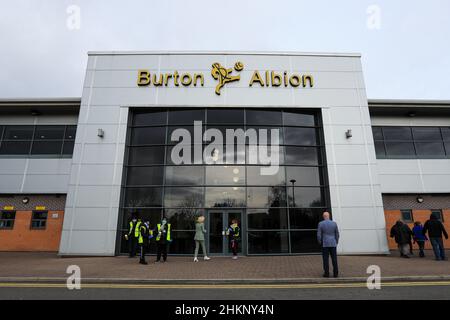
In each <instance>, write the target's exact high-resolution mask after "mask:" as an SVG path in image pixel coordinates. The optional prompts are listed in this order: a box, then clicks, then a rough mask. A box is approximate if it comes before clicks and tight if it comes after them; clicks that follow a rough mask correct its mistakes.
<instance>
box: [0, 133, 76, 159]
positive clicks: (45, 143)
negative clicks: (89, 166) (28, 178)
mask: <svg viewBox="0 0 450 320" xmlns="http://www.w3.org/2000/svg"><path fill="white" fill-rule="evenodd" d="M75 133H76V126H65V125H36V126H35V125H17V126H1V127H0V155H7V156H27V155H33V157H35V156H38V157H39V156H52V157H54V156H59V157H65V156H70V155H72V153H73V148H74V144H75Z"/></svg>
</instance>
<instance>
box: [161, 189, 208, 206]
mask: <svg viewBox="0 0 450 320" xmlns="http://www.w3.org/2000/svg"><path fill="white" fill-rule="evenodd" d="M164 206H165V207H166V208H183V207H186V208H199V207H203V188H202V187H189V188H186V187H166V188H165V189H164Z"/></svg>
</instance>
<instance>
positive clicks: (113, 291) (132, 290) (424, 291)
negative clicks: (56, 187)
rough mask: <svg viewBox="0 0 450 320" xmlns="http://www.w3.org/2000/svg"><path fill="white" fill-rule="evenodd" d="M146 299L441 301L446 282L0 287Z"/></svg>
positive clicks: (44, 294) (7, 296) (36, 295)
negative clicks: (377, 285) (371, 286)
mask: <svg viewBox="0 0 450 320" xmlns="http://www.w3.org/2000/svg"><path fill="white" fill-rule="evenodd" d="M21 299H46V300H53V299H57V300H61V299H63V300H74V299H75V300H76V299H88V300H95V299H102V300H103V299H106V300H111V299H112V300H115V299H121V300H122V299H133V300H134V299H150V300H154V299H157V300H165V299H167V300H186V299H188V300H236V299H237V300H239V299H246V300H271V299H285V300H303V299H333V300H336V299H364V300H366V299H385V300H397V299H398V300H408V299H419V300H426V299H439V300H441V299H444V300H450V282H449V281H446V282H401V283H390V284H385V285H383V286H382V288H381V289H379V290H369V289H367V288H366V287H365V285H364V284H360V283H355V284H351V283H349V284H326V285H324V284H292V285H218V286H212V285H141V286H140V285H126V284H116V285H107V284H91V285H84V286H83V284H82V288H81V289H80V290H68V289H67V288H66V287H65V286H64V285H61V284H37V283H29V284H24V283H16V284H15V283H0V300H21Z"/></svg>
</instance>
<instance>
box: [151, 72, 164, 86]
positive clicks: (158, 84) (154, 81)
mask: <svg viewBox="0 0 450 320" xmlns="http://www.w3.org/2000/svg"><path fill="white" fill-rule="evenodd" d="M162 84H163V75H162V74H160V75H159V81H156V74H154V75H153V85H154V86H155V87H158V86H162Z"/></svg>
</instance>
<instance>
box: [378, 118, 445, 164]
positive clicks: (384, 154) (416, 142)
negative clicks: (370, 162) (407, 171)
mask: <svg viewBox="0 0 450 320" xmlns="http://www.w3.org/2000/svg"><path fill="white" fill-rule="evenodd" d="M386 128H409V130H410V132H411V139H410V140H405V139H386V135H385V132H384V131H385V129H386ZM415 128H438V129H439V134H440V139H439V140H420V139H416V138H415V136H414V129H415ZM448 129H449V127H446V126H372V134H373V141H374V147H375V154H376V157H377V159H448V158H450V143H449V140H446V139H445V138H444V133H443V131H444V130H448ZM374 130H381V138H378V139H376V138H375V134H374ZM395 143H410V144H412V146H413V148H414V153H413V154H410V155H406V154H405V155H392V154H389V152H388V147H387V144H395ZM430 143H434V144H440V145H441V147H442V148H441V150H442V151H443V154H430V155H422V154H420V153H419V149H420V145H421V144H430ZM377 145H378V146H379V147H378V148H377ZM381 147H382V148H383V150H381V149H380V148H381Z"/></svg>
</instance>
